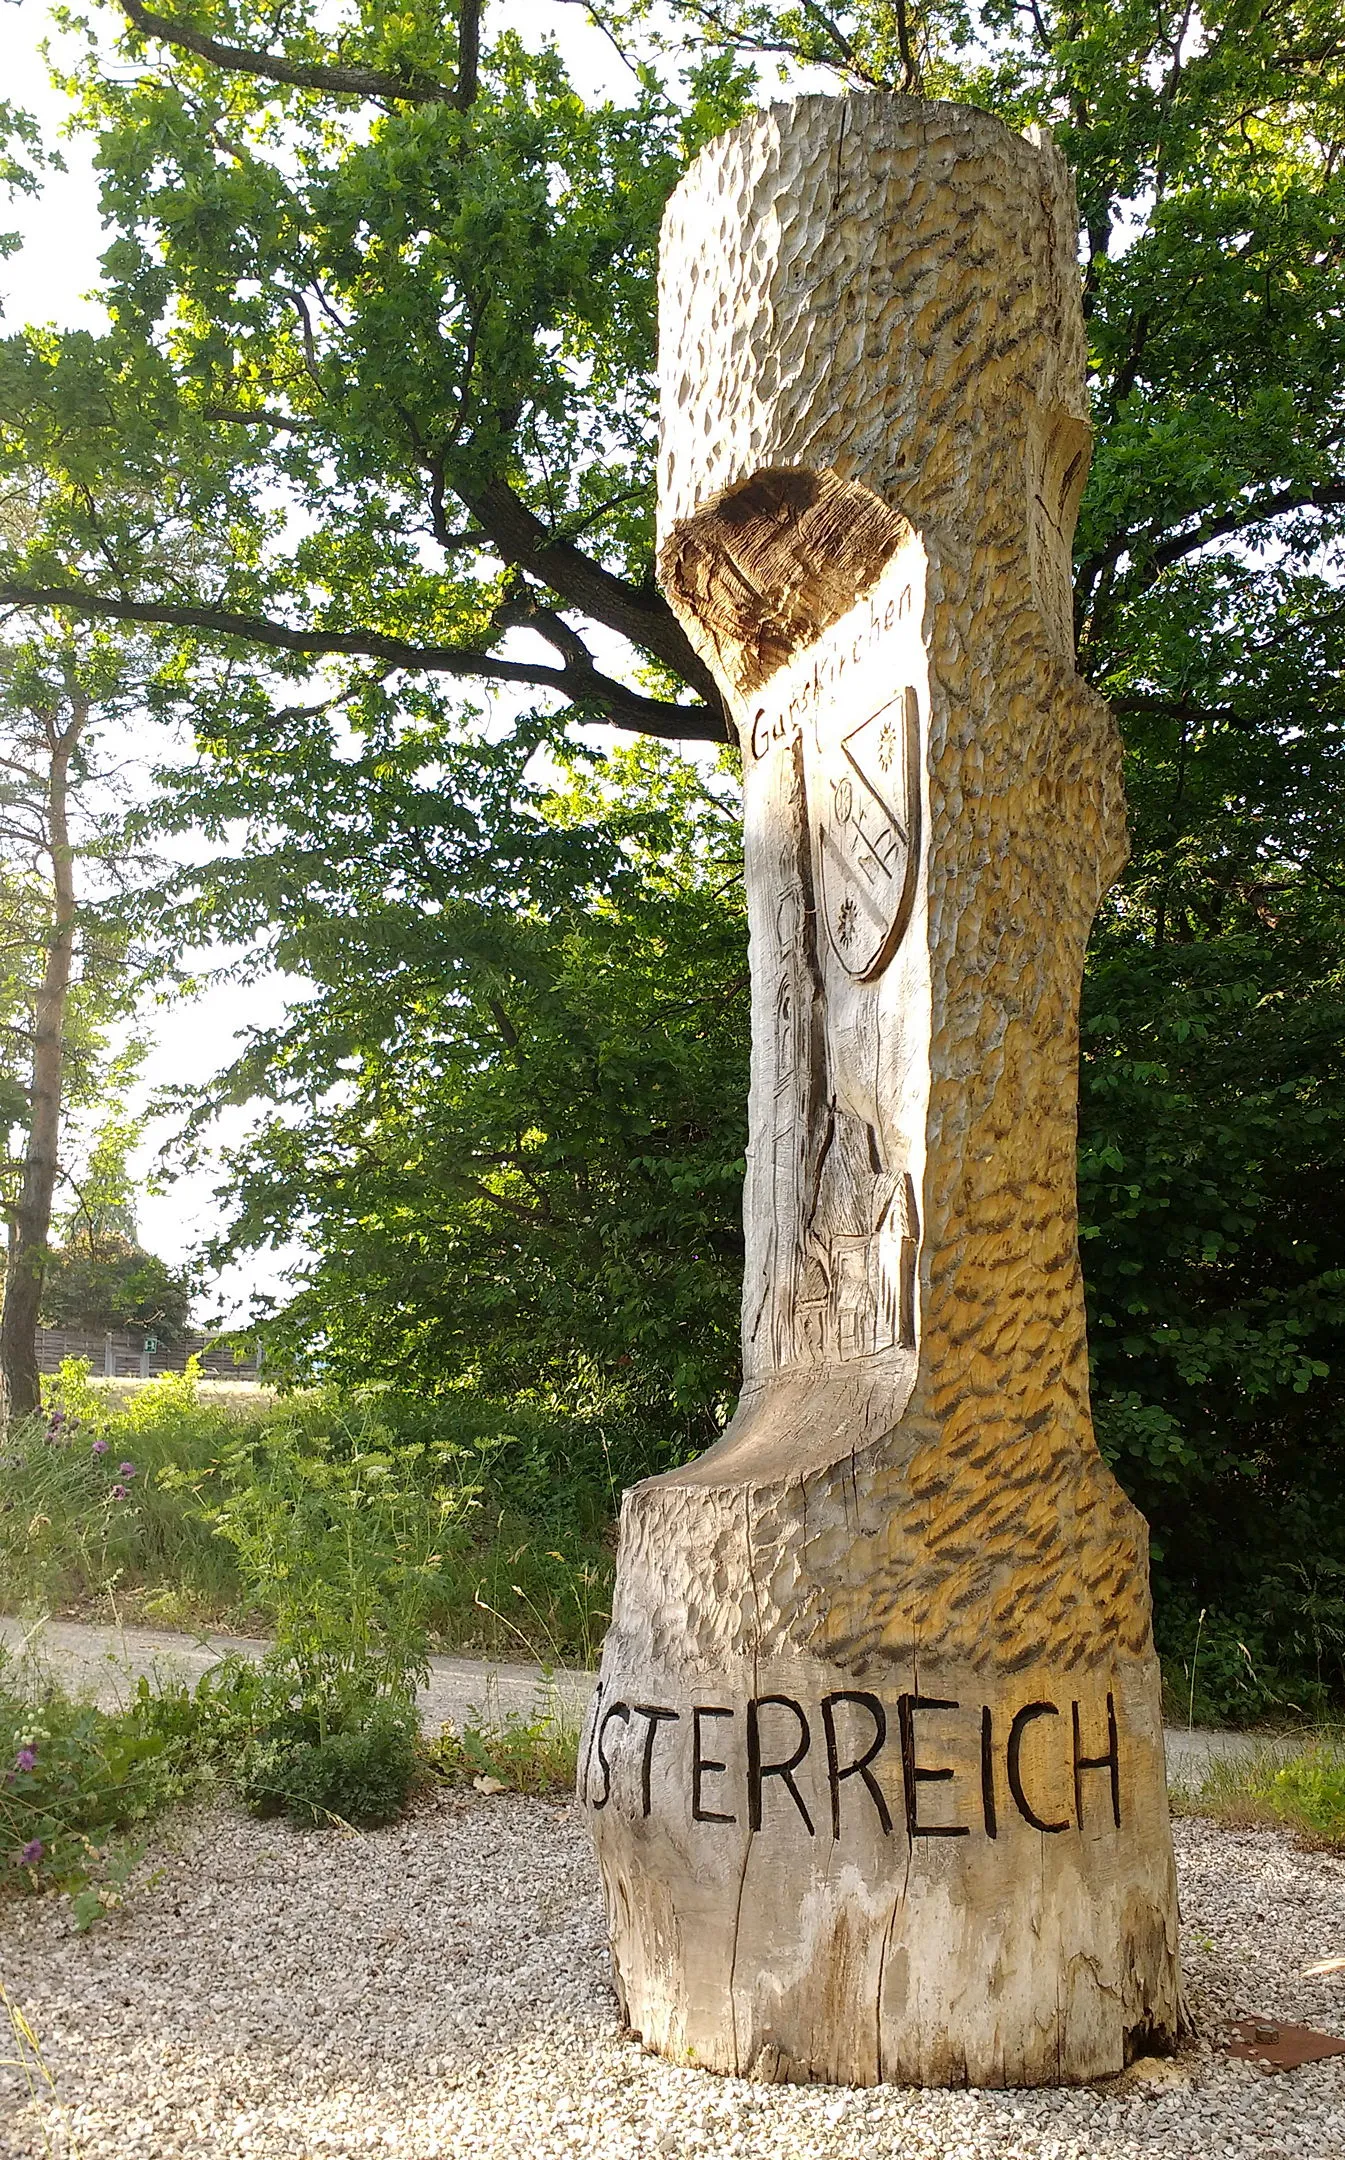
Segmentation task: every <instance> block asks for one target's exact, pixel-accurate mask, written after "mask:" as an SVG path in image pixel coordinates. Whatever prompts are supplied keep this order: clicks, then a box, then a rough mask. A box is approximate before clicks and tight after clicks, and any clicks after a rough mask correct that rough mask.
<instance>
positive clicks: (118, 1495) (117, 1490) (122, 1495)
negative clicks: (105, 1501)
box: [112, 1485, 130, 1500]
mask: <svg viewBox="0 0 1345 2160" xmlns="http://www.w3.org/2000/svg"><path fill="white" fill-rule="evenodd" d="M112 1498H113V1499H114V1500H127V1499H129V1498H130V1494H129V1493H128V1491H127V1489H126V1487H125V1486H124V1485H114V1486H113V1488H112Z"/></svg>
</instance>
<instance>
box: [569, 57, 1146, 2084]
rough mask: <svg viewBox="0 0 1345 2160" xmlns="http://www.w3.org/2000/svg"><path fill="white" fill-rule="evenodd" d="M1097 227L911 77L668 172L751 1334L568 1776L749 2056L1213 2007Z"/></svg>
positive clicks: (980, 2061) (1125, 2049)
mask: <svg viewBox="0 0 1345 2160" xmlns="http://www.w3.org/2000/svg"><path fill="white" fill-rule="evenodd" d="M1074 232H1075V220H1074V209H1073V199H1072V190H1071V188H1070V184H1069V176H1068V173H1067V171H1066V170H1065V167H1064V166H1063V164H1062V162H1061V160H1060V158H1059V156H1058V155H1057V154H1056V152H1055V151H1054V149H1053V148H1052V146H1051V145H1050V144H1049V143H1048V142H1037V141H1025V140H1023V139H1022V138H1020V137H1017V136H1014V135H1012V134H1011V133H1010V132H1009V131H1008V130H1007V129H1006V128H1004V127H1002V126H1001V125H1000V124H999V123H998V122H996V121H994V120H991V119H990V118H989V117H988V116H987V115H985V114H983V113H977V112H973V111H970V110H966V109H963V108H959V107H955V106H948V105H938V104H926V103H923V102H921V101H918V100H914V99H905V98H896V97H888V96H883V95H875V96H865V97H856V98H851V99H847V100H833V99H827V98H805V99H801V100H799V101H798V102H797V103H795V104H793V105H788V106H780V107H774V108H772V109H771V110H770V111H768V112H765V113H762V114H759V115H757V116H756V117H755V118H754V119H753V120H751V121H749V122H747V123H746V124H745V125H744V126H742V127H740V128H738V129H736V130H735V131H734V132H733V133H732V134H730V135H727V136H725V137H722V138H721V139H720V140H719V141H718V142H716V143H713V144H711V145H710V147H709V148H708V149H707V150H706V151H705V152H703V153H702V155H701V157H700V158H699V159H698V160H697V163H696V165H695V166H694V167H693V168H692V170H691V172H690V173H689V174H688V176H687V178H686V180H685V181H684V182H683V184H682V186H681V187H680V188H679V190H678V191H677V194H676V195H675V196H674V197H673V200H672V202H671V204H670V205H669V210H668V216H667V219H666V221H665V228H664V241H663V256H662V327H661V372H662V385H663V442H662V448H661V461H660V524H661V536H662V547H661V564H662V571H663V577H664V582H665V587H666V589H667V591H668V594H669V597H670V599H671V601H672V603H673V606H674V608H675V610H676V612H677V614H678V615H679V617H680V619H681V621H682V623H683V626H684V628H685V630H686V633H687V635H688V637H689V638H690V640H691V642H692V644H693V645H695V646H696V648H697V650H698V651H699V652H700V653H701V655H702V656H703V658H704V660H705V661H706V663H707V664H708V665H709V666H710V667H711V668H712V669H713V670H714V672H715V674H716V676H717V678H718V680H719V682H720V684H721V686H722V688H723V691H724V695H725V701H726V703H727V705H728V708H729V711H730V713H731V715H732V718H733V722H734V725H735V727H736V729H737V732H738V735H739V738H740V741H741V743H742V748H743V761H744V809H745V855H746V883H747V893H748V908H749V919H750V927H751V966H752V1049H753V1055H752V1081H751V1102H750V1126H751V1139H750V1146H749V1153H748V1169H747V1183H746V1191H745V1198H744V1217H745V1228H746V1242H747V1262H746V1272H745V1280H744V1289H743V1363H744V1384H743V1393H742V1400H741V1403H740V1405H739V1409H738V1413H737V1415H736V1417H735V1418H734V1420H733V1422H732V1424H731V1425H730V1427H729V1428H728V1430H727V1432H726V1433H725V1434H724V1436H723V1438H722V1439H721V1440H720V1441H719V1442H718V1443H717V1444H716V1446H714V1447H713V1448H711V1449H710V1450H709V1452H708V1453H707V1454H706V1455H704V1456H702V1457H701V1458H700V1459H699V1460H698V1461H696V1462H693V1463H690V1464H688V1465H687V1466H686V1467H685V1468H683V1469H680V1470H677V1471H673V1472H670V1473H668V1474H667V1475H666V1476H664V1477H662V1478H657V1479H652V1480H650V1481H648V1482H647V1483H646V1484H644V1485H641V1486H639V1487H637V1488H636V1490H635V1491H634V1492H632V1493H629V1494H628V1495H627V1496H626V1499H625V1502H624V1505H623V1509H622V1523H621V1548H620V1556H619V1561H618V1572H617V1583H616V1592H615V1597H614V1608H613V1618H612V1626H611V1629H610V1632H609V1634H608V1638H607V1642H606V1644H605V1647H604V1653H603V1664H602V1672H601V1676H600V1685H599V1689H598V1693H597V1697H596V1699H595V1705H594V1709H593V1712H592V1714H591V1717H590V1721H589V1724H588V1728H587V1731H586V1734H585V1739H584V1746H583V1750H582V1754H581V1764H580V1796H581V1799H582V1800H583V1802H584V1803H585V1804H586V1805H587V1807H588V1809H589V1810H590V1814H591V1819H592V1822H593V1826H594V1833H595V1837H596V1840H597V1846H598V1853H599V1858H600V1862H601V1867H602V1873H603V1880H604V1885H605V1890H606V1896H607V1907H608V1917H609V1923H610V1927H611V1934H612V1947H613V1957H614V1964H615V1968H616V1974H617V1980H618V1985H619V1987H620V1990H621V1993H622V1997H623V2001H624V2005H625V2011H626V2015H627V2017H628V2019H629V2021H630V2023H631V2024H632V2025H633V2026H634V2027H635V2028H637V2029H638V2030H639V2031H640V2033H641V2034H642V2035H643V2037H644V2039H645V2040H646V2042H647V2043H648V2044H649V2045H651V2046H654V2047H657V2048H659V2049H661V2050H663V2051H664V2052H666V2053H668V2054H670V2055H673V2056H674V2057H676V2058H677V2059H679V2060H688V2059H692V2060H695V2061H698V2062H701V2063H704V2064H706V2065H708V2066H710V2067H712V2068H716V2069H721V2070H728V2071H736V2072H739V2073H744V2074H746V2073H753V2074H755V2075H758V2076H771V2077H792V2078H799V2079H813V2078H819V2079H833V2080H837V2081H841V2082H849V2083H869V2082H872V2081H874V2080H877V2079H896V2080H903V2081H910V2082H915V2083H925V2084H930V2083H949V2084H962V2083H967V2082H970V2083H974V2084H991V2085H1001V2084H1042V2083H1055V2082H1071V2081H1076V2080H1079V2079H1085V2078H1092V2077H1098V2076H1105V2075H1108V2074H1111V2073H1113V2072H1115V2071H1117V2070H1119V2069H1120V2068H1121V2067H1122V2066H1123V2064H1124V2063H1125V2061H1126V2060H1128V2059H1129V2057H1130V2056H1131V2055H1133V2054H1134V2053H1135V2052H1137V2051H1139V2050H1140V2049H1141V2048H1143V2047H1146V2046H1159V2047H1161V2046H1164V2045H1170V2044H1171V2043H1172V2041H1173V2040H1174V2038H1175V2036H1176V2033H1177V2030H1178V2027H1179V2023H1180V2016H1181V2012H1180V1983H1179V1974H1178V1967H1177V1958H1176V1898H1175V1883H1174V1873H1173V1864H1172V1847H1171V1837H1170V1832H1169V1827H1168V1818H1167V1799H1166V1789H1165V1783H1164V1765H1163V1749H1162V1731H1161V1724H1160V1703H1159V1678H1158V1668H1157V1663H1156V1660H1155V1657H1154V1652H1153V1644H1152V1637H1151V1629H1150V1612H1149V1595H1148V1581H1147V1557H1146V1550H1145V1532H1144V1525H1143V1523H1142V1522H1141V1521H1140V1519H1139V1517H1138V1516H1137V1515H1136V1513H1135V1511H1134V1509H1133V1508H1131V1507H1130V1505H1129V1504H1128V1502H1127V1501H1126V1500H1125V1498H1124V1496H1123V1495H1122V1493H1121V1492H1120V1490H1119V1488H1118V1486H1117V1485H1116V1482H1115V1480H1114V1479H1113V1478H1112V1476H1111V1474H1110V1472H1109V1471H1108V1470H1107V1469H1106V1467H1105V1466H1104V1464H1103V1463H1102V1461H1101V1459H1100V1458H1099V1456H1098V1452H1097V1448H1096V1446H1095V1443H1094V1439H1093V1432H1092V1424H1091V1418H1090V1412H1089V1403H1088V1374H1087V1345H1086V1341H1085V1334H1084V1313H1083V1297H1082V1286H1081V1278H1080V1272H1079V1262H1078V1242H1077V1223H1076V1211H1075V1169H1074V1149H1075V1105H1076V1096H1077V1051H1078V1042H1077V1012H1078V995H1079V984H1080V978H1081V972H1082V966H1083V954H1084V947H1085V943H1086V940H1087V936H1088V931H1089V926H1090V923H1091V921H1092V917H1093V914H1094V911H1095V909H1096V906H1097V902H1098V899H1099V897H1100V895H1101V893H1102V891H1103V890H1104V889H1105V886H1106V884H1107V882H1108V881H1109V879H1110V878H1111V877H1112V876H1113V875H1114V874H1115V872H1116V870H1117V869H1118V867H1119V866H1120V864H1121V862H1122V861H1123V860H1124V852H1125V828H1124V806H1123V801H1122V795H1121V783H1120V758H1119V750H1118V745H1117V741H1116V737H1115V734H1114V731H1113V729H1112V726H1111V722H1110V719H1109V716H1108V714H1107V711H1106V708H1105V706H1104V705H1103V704H1102V702H1101V700H1100V699H1099V698H1097V696H1096V695H1095V694H1094V693H1093V692H1092V691H1090V690H1089V689H1088V687H1087V686H1086V685H1085V684H1084V683H1083V682H1081V681H1080V679H1079V678H1078V676H1077V675H1076V673H1075V671H1074V666H1073V654H1072V646H1071V630H1070V574H1069V549H1070V542H1071V537H1072V532H1073V524H1074V514H1075V510H1076V507H1077V503H1078V496H1079V491H1080V489H1081V487H1082V484H1083V477H1084V473H1085V471H1086V467H1087V451H1088V430H1087V408H1086V399H1085V390H1084V378H1083V361H1084V347H1083V337H1082V326H1081V321H1080V314H1079V295H1078V273H1077V266H1076V263H1075V256H1074Z"/></svg>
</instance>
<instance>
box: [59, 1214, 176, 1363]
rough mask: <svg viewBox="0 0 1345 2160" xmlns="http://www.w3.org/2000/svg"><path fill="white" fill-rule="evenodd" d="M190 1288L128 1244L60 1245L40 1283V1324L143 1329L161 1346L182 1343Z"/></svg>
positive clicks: (161, 1263) (112, 1240)
mask: <svg viewBox="0 0 1345 2160" xmlns="http://www.w3.org/2000/svg"><path fill="white" fill-rule="evenodd" d="M190 1312H191V1285H190V1283H189V1282H188V1280H187V1275H186V1272H185V1270H183V1269H181V1268H171V1267H169V1265H168V1263H167V1262H166V1261H164V1260H160V1259H159V1258H158V1257H157V1256H156V1255H155V1254H154V1253H149V1252H146V1251H144V1249H143V1247H141V1246H139V1245H134V1244H132V1243H131V1242H130V1241H129V1240H127V1239H122V1238H114V1237H104V1238H101V1239H99V1240H98V1241H97V1243H94V1242H93V1241H92V1240H90V1241H88V1242H86V1243H84V1244H82V1245H58V1246H57V1247H56V1248H55V1249H54V1251H52V1253H51V1254H50V1256H49V1258H48V1261H47V1267H46V1272H45V1274H44V1276H43V1279H42V1325H43V1327H51V1328H60V1327H65V1328H89V1329H91V1330H93V1331H94V1332H97V1331H99V1330H100V1329H101V1330H106V1329H109V1328H113V1329H116V1328H131V1329H133V1330H140V1329H143V1330H144V1331H145V1332H146V1333H147V1334H150V1335H153V1336H155V1337H156V1339H157V1340H158V1342H159V1343H160V1344H170V1343H174V1342H180V1341H181V1340H182V1338H183V1336H184V1335H185V1334H186V1333H187V1331H188V1327H189V1324H190Z"/></svg>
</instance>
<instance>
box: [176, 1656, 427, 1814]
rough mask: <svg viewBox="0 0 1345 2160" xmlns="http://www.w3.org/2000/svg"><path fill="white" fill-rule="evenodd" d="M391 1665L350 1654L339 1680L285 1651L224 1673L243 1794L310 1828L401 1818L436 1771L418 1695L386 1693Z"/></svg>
mask: <svg viewBox="0 0 1345 2160" xmlns="http://www.w3.org/2000/svg"><path fill="white" fill-rule="evenodd" d="M382 1683H383V1672H382V1669H381V1668H375V1667H374V1666H373V1665H372V1664H371V1665H369V1666H367V1667H362V1666H361V1665H360V1664H359V1663H358V1662H357V1661H354V1660H352V1659H351V1658H350V1657H347V1658H346V1659H345V1660H344V1662H343V1664H342V1665H341V1667H340V1671H339V1675H338V1676H337V1684H336V1685H335V1686H334V1685H333V1678H332V1674H331V1673H330V1672H327V1673H325V1674H321V1675H318V1676H317V1677H316V1678H315V1677H314V1676H313V1674H312V1670H311V1667H304V1668H301V1667H300V1666H299V1665H298V1664H297V1663H296V1661H295V1660H294V1658H293V1657H292V1656H291V1655H289V1654H287V1653H286V1652H284V1651H280V1650H277V1651H275V1652H274V1653H272V1654H271V1655H269V1656H268V1657H266V1658H265V1659H264V1660H263V1661H262V1663H261V1665H260V1666H252V1665H248V1664H246V1663H243V1662H241V1661H240V1662H239V1663H237V1664H236V1665H235V1666H234V1667H233V1669H232V1671H231V1672H229V1673H228V1674H227V1675H226V1676H224V1677H223V1679H222V1680H217V1681H216V1683H215V1687H214V1689H213V1691H212V1695H211V1698H210V1702H211V1707H212V1708H215V1707H218V1708H221V1709H222V1710H223V1711H224V1724H225V1729H226V1733H227V1738H225V1739H224V1741H223V1752H224V1753H225V1755H226V1759H227V1760H228V1762H229V1770H230V1776H231V1782H232V1784H233V1787H234V1790H235V1791H236V1793H237V1794H238V1797H239V1799H240V1800H242V1801H243V1802H244V1804H245V1805H246V1806H247V1807H249V1808H251V1809H252V1811H253V1813H254V1814H257V1815H263V1816H265V1815H282V1814H283V1815H286V1816H288V1817H289V1819H290V1820H291V1821H292V1822H295V1823H298V1824H299V1825H300V1826H301V1827H303V1828H307V1829H323V1828H325V1827H327V1826H328V1825H330V1824H334V1823H348V1824H350V1825H352V1826H353V1827H354V1828H357V1829H371V1828H373V1827H374V1826H375V1825H377V1824H379V1823H385V1822H392V1821H393V1820H395V1818H396V1817H397V1816H398V1815H400V1814H401V1813H402V1812H403V1810H404V1809H405V1807H406V1805H407V1802H408V1800H409V1799H410V1797H411V1795H412V1793H413V1792H414V1791H415V1789H416V1787H417V1785H419V1784H422V1783H423V1782H424V1780H425V1777H426V1775H427V1760H426V1755H425V1751H424V1749H423V1748H422V1745H421V1740H420V1726H419V1722H418V1719H417V1715H416V1708H415V1702H414V1699H413V1698H409V1697H407V1696H405V1695H402V1694H396V1695H389V1694H386V1693H383V1692H382V1691H381V1689H382Z"/></svg>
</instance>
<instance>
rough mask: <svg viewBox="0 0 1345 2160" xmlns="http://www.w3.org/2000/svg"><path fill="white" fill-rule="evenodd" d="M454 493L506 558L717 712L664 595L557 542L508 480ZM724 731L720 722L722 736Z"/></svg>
mask: <svg viewBox="0 0 1345 2160" xmlns="http://www.w3.org/2000/svg"><path fill="white" fill-rule="evenodd" d="M455 492H456V493H457V495H458V497H459V499H460V501H462V502H463V503H464V504H465V505H466V507H467V509H468V510H469V511H470V512H471V514H472V516H473V517H474V518H475V519H476V521H477V523H478V525H480V526H481V527H482V529H483V531H484V532H485V533H487V534H488V535H489V537H490V539H491V540H492V541H493V542H494V543H495V546H496V547H497V548H498V550H499V552H500V554H501V556H502V557H503V559H504V560H505V561H506V562H508V563H513V564H515V565H516V566H517V567H518V568H519V569H520V570H526V571H528V572H529V574H530V575H531V576H533V577H535V578H537V579H538V581H539V582H540V583H541V584H543V585H548V586H549V587H550V588H551V590H552V592H554V593H558V594H559V595H560V597H561V599H562V600H563V601H564V602H565V603H566V605H567V606H569V607H573V608H577V609H578V610H579V611H580V613H581V614H584V615H592V616H595V617H596V618H597V620H598V621H599V622H601V623H605V624H606V626H607V628H608V629H609V630H615V631H617V632H618V634H619V635H620V636H622V637H625V638H629V640H630V642H631V644H632V645H642V646H643V647H644V648H645V650H646V651H647V652H651V653H653V654H654V655H655V657H656V658H657V659H659V660H661V661H662V662H663V663H664V666H665V667H669V668H671V669H672V671H673V673H674V674H676V675H680V676H681V677H682V679H683V681H684V682H687V683H689V684H690V685H691V687H692V688H693V689H694V690H699V692H700V694H701V696H702V697H703V698H704V699H705V702H706V704H707V705H708V706H710V707H711V708H712V709H713V710H714V711H716V712H718V711H719V710H720V700H719V690H718V687H717V685H716V683H715V679H714V677H713V675H712V674H711V673H710V670H709V668H708V667H706V665H705V663H704V661H703V660H702V659H701V658H700V656H699V654H698V653H697V652H696V651H695V649H694V648H693V646H692V644H691V642H690V640H689V638H688V637H687V636H686V633H685V632H684V631H683V629H682V626H681V624H680V623H679V622H678V620H677V617H676V616H675V615H674V614H673V611H672V609H671V608H670V607H669V606H668V604H667V602H666V601H665V600H664V599H663V598H662V597H661V595H660V594H658V593H657V592H652V591H651V592H650V593H648V594H644V593H641V592H639V591H637V590H636V588H635V587H634V586H633V585H629V584H628V583H627V582H626V580H625V579H624V578H619V577H616V576H614V575H613V573H612V572H611V571H610V570H604V569H603V567H602V565H601V563H597V562H594V560H593V559H592V557H591V556H589V555H585V554H584V552H583V550H582V549H581V548H577V547H575V546H573V544H572V543H571V542H570V541H568V540H562V539H559V538H558V537H557V536H556V534H555V533H553V532H552V531H551V529H550V527H549V526H547V525H545V524H543V522H542V520H541V518H539V517H538V516H537V514H536V512H535V511H533V510H530V509H529V508H528V505H527V504H526V503H525V502H524V501H523V500H522V499H521V498H520V497H519V496H518V495H516V494H515V493H514V490H513V489H512V488H511V487H510V485H509V483H508V481H507V480H498V479H497V480H488V481H487V482H486V483H485V485H484V486H483V487H481V488H479V489H473V488H470V487H459V488H457V489H456V490H455ZM726 733H727V731H726V729H725V728H724V724H723V722H722V721H721V722H720V734H721V736H726Z"/></svg>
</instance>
